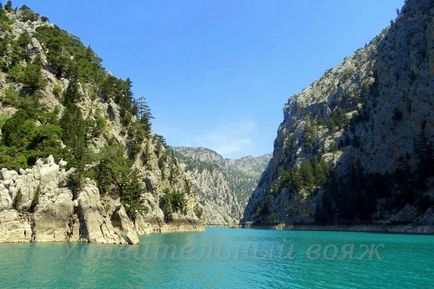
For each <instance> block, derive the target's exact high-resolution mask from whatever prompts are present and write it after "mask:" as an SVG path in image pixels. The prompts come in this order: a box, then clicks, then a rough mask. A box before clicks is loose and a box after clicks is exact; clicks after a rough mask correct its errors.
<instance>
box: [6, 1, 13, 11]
mask: <svg viewBox="0 0 434 289" xmlns="http://www.w3.org/2000/svg"><path fill="white" fill-rule="evenodd" d="M5 10H7V11H12V10H13V6H12V1H10V0H8V1H7V2H6V5H5Z"/></svg>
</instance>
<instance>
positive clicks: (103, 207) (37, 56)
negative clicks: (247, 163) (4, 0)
mask: <svg viewBox="0 0 434 289" xmlns="http://www.w3.org/2000/svg"><path fill="white" fill-rule="evenodd" d="M0 26H1V29H0V50H1V51H0V129H1V134H0V167H2V171H1V177H0V227H1V229H2V234H1V235H0V242H29V241H34V242H47V241H56V242H57V241H88V242H97V243H133V244H134V243H137V242H138V238H137V234H149V233H160V232H168V231H177V230H180V231H188V230H193V231H195V230H202V226H201V221H200V220H199V218H198V217H197V216H196V214H195V208H196V205H197V200H196V192H195V191H193V190H190V189H189V188H190V187H191V184H190V182H189V180H188V176H187V174H186V172H185V171H184V170H183V169H182V168H181V167H180V166H179V164H178V162H177V160H176V159H175V158H174V157H173V153H172V151H171V149H170V148H169V147H168V146H167V145H166V144H165V142H164V139H163V138H162V137H161V136H158V135H156V134H154V133H153V132H152V130H151V123H150V118H151V116H150V112H149V108H148V107H147V105H146V104H145V103H143V102H142V103H140V102H137V101H136V100H135V99H134V97H133V95H132V92H131V81H130V80H129V79H127V80H122V79H118V78H115V77H114V76H112V75H111V74H110V73H109V72H108V71H106V70H105V69H104V68H103V67H102V65H101V59H99V57H98V56H97V55H96V54H95V53H94V52H93V51H92V49H91V48H90V47H86V46H84V45H83V44H82V43H81V42H80V40H79V39H78V38H77V37H75V36H72V35H70V34H68V33H67V32H66V31H63V30H61V29H60V28H58V27H57V26H54V25H52V24H50V23H49V22H48V19H47V18H45V17H41V16H40V15H38V14H36V13H35V12H33V11H31V10H30V9H29V8H28V7H25V6H23V7H22V8H20V9H6V8H0ZM64 160H66V161H64ZM173 196H176V197H177V199H176V200H174V199H173V198H172V197H173ZM163 201H165V203H164V206H165V207H164V206H163ZM175 201H177V203H176V204H175V203H174V202H175ZM175 205H176V206H175ZM163 207H164V210H163ZM169 209H170V210H169Z"/></svg>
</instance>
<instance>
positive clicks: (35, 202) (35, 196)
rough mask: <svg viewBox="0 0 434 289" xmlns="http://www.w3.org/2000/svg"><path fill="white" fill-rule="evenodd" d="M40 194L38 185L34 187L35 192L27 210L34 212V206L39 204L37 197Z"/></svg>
mask: <svg viewBox="0 0 434 289" xmlns="http://www.w3.org/2000/svg"><path fill="white" fill-rule="evenodd" d="M41 195H42V193H41V187H40V186H38V187H37V188H36V191H35V194H34V195H33V200H32V204H31V205H30V209H29V211H30V212H32V213H34V212H35V209H36V207H37V206H38V205H39V197H40V196H41Z"/></svg>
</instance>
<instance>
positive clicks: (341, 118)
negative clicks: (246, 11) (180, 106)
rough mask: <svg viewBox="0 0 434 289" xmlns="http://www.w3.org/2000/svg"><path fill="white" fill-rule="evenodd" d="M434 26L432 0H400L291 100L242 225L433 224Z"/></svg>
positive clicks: (410, 226)
mask: <svg viewBox="0 0 434 289" xmlns="http://www.w3.org/2000/svg"><path fill="white" fill-rule="evenodd" d="M433 32H434V2H433V1H431V0H409V1H406V4H405V5H404V7H403V8H402V10H401V11H400V14H399V16H398V17H397V19H396V20H394V21H393V22H392V23H391V26H390V27H388V28H387V29H385V30H384V31H383V32H382V33H381V34H380V35H378V36H377V37H376V38H375V39H373V40H372V42H371V43H369V44H367V45H366V46H365V47H364V48H361V49H359V50H357V51H356V52H355V53H354V54H353V55H351V56H350V57H347V58H346V59H345V60H344V61H343V62H342V63H341V64H340V65H338V66H337V67H335V68H333V69H330V70H329V71H327V72H326V73H325V74H324V75H323V77H322V78H321V79H319V80H318V81H316V82H314V83H313V84H312V85H310V86H309V87H307V88H306V89H304V90H303V91H302V92H300V93H299V94H297V95H295V96H293V97H291V98H290V99H289V101H288V103H287V104H286V105H285V108H284V120H283V122H282V124H281V125H280V127H279V130H278V136H277V138H276V140H275V144H274V152H273V158H272V161H271V162H270V164H269V166H268V168H267V169H266V171H265V173H264V174H263V176H262V178H261V180H260V182H259V185H258V187H257V188H256V190H255V192H254V193H253V195H252V197H251V199H250V201H249V203H248V205H247V207H246V209H245V212H244V217H243V222H244V223H246V224H256V225H276V224H281V226H283V227H284V226H285V225H286V226H290V225H297V224H304V225H309V224H310V225H357V224H359V225H363V224H370V225H379V226H392V225H400V226H404V227H408V228H412V227H417V226H430V225H434V179H433V173H434V168H433V164H434V157H433V141H434V123H433V115H434V110H433V101H434V69H433V58H434V46H433V43H434V42H433V41H434V34H433ZM431 228H432V227H431ZM431 230H432V229H431Z"/></svg>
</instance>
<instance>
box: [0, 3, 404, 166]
mask: <svg viewBox="0 0 434 289" xmlns="http://www.w3.org/2000/svg"><path fill="white" fill-rule="evenodd" d="M2 2H5V1H4V0H3V1H2ZM13 3H14V5H22V4H26V5H28V6H30V7H31V8H33V9H34V10H36V11H37V12H39V13H40V14H42V15H45V16H47V17H48V18H49V19H50V21H51V22H53V23H55V24H57V25H58V26H60V27H61V28H63V29H65V30H67V31H69V32H70V33H72V34H75V35H77V36H78V37H80V38H81V40H82V41H83V42H84V43H85V44H90V45H91V46H92V48H93V49H94V50H95V51H96V52H97V54H98V55H100V56H101V57H102V58H103V59H104V66H105V67H106V68H107V69H108V70H109V71H111V72H112V73H113V74H114V75H116V76H118V77H122V78H126V77H130V78H131V79H132V80H133V83H134V87H133V91H134V93H135V95H136V96H145V97H146V98H147V100H148V102H149V104H150V106H151V109H152V112H153V114H154V116H155V120H154V121H153V127H154V130H155V131H156V132H157V133H159V134H162V135H163V136H164V137H165V138H166V139H167V142H168V144H170V145H173V146H181V145H182V146H205V147H209V148H211V149H214V150H216V151H217V152H219V153H221V154H223V155H224V156H226V157H232V158H234V157H241V156H244V155H261V154H263V153H267V152H271V151H272V148H273V142H274V139H275V137H276V131H277V128H278V125H279V124H280V122H281V121H282V118H283V117H282V108H283V105H284V103H285V102H286V101H287V100H288V98H289V97H290V96H291V95H293V94H295V93H297V92H298V91H300V90H301V89H303V88H304V87H305V86H307V85H309V84H310V83H312V82H313V81H314V80H316V79H318V78H319V77H320V76H321V75H322V74H323V72H324V71H325V70H326V69H328V68H331V67H333V66H335V65H336V64H338V63H339V62H341V61H342V59H343V58H344V57H345V56H347V55H350V54H351V53H352V52H353V51H354V50H356V49H357V48H359V47H361V46H363V45H364V44H365V43H366V42H369V41H370V40H371V38H373V37H374V36H375V35H376V34H378V33H379V32H380V31H381V30H382V29H383V28H384V27H386V26H387V25H389V23H390V20H391V19H393V18H395V16H396V8H400V7H401V6H402V5H403V3H404V0H381V1H379V0H352V1H344V0H303V1H301V0H300V1H295V0H292V1H291V0H201V1H200V0H172V1H166V0H158V1H157V0H154V1H139V0H134V1H120V0H119V1H107V0H106V1H102V0H101V1H89V0H87V1H84V0H76V1H58V0H56V1H54V0H44V1H40V0H28V1H18V0H16V1H13Z"/></svg>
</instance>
